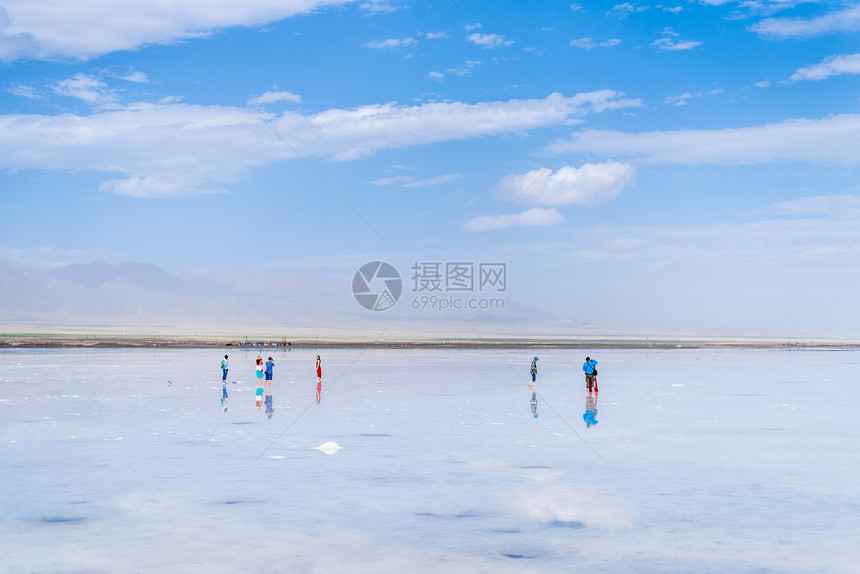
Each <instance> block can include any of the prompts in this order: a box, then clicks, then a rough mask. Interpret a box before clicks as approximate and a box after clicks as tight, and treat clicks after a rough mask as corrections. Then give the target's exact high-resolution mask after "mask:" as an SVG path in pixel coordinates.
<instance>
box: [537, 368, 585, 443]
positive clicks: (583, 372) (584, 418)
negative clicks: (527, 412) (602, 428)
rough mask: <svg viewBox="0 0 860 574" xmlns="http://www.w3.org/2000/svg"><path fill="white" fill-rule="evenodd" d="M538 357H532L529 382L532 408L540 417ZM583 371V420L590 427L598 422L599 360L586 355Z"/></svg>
mask: <svg viewBox="0 0 860 574" xmlns="http://www.w3.org/2000/svg"><path fill="white" fill-rule="evenodd" d="M539 360H540V359H538V358H537V357H535V358H534V359H532V364H531V367H530V368H529V375H531V378H532V380H531V382H530V383H529V391H530V392H531V394H532V398H531V408H532V414H533V415H534V416H535V418H537V417H538V413H537V389H536V385H537V372H538V368H537V364H538V361H539ZM582 372H583V373H585V412H584V413H583V414H582V420H583V421H585V425H586V426H587V427H588V428H591V427H592V426H594V425H596V424H597V419H596V418H595V417H596V416H597V361H595V360H593V359H592V358H591V357H585V362H584V363H583V364H582Z"/></svg>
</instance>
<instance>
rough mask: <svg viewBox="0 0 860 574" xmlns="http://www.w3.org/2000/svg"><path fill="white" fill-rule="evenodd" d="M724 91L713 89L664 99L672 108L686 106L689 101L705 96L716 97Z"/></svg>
mask: <svg viewBox="0 0 860 574" xmlns="http://www.w3.org/2000/svg"><path fill="white" fill-rule="evenodd" d="M725 93H726V91H725V90H723V89H721V88H714V89H713V90H711V91H709V92H695V93H690V92H684V93H683V94H681V95H680V96H669V97H667V98H666V99H665V102H666V103H667V104H670V105H672V106H686V105H687V104H688V103H689V100H694V99H696V98H703V97H705V96H717V95H719V94H725Z"/></svg>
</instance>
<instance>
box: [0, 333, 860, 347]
mask: <svg viewBox="0 0 860 574" xmlns="http://www.w3.org/2000/svg"><path fill="white" fill-rule="evenodd" d="M76 348H77V349H110V348H118V349H144V348H161V349H164V348H176V349H193V348H205V349H216V348H217V349H237V350H242V349H274V350H286V351H289V350H291V349H309V348H332V349H335V348H361V349H374V348H378V349H488V350H492V349H842V350H849V349H860V342H857V341H845V340H843V341H838V340H826V339H822V340H807V341H790V340H788V341H779V340H772V339H771V340H768V339H761V340H755V339H734V340H732V339H711V340H705V339H695V338H688V339H680V338H679V339H673V338H671V337H667V338H650V337H648V338H645V339H642V338H638V339H637V338H623V337H617V338H614V337H594V338H576V339H572V338H571V339H563V338H551V337H548V338H539V337H528V338H527V337H517V338H499V337H496V338H480V339H479V338H445V339H441V338H426V339H422V338H417V337H415V338H388V339H376V340H371V339H369V338H339V339H331V338H327V339H309V338H296V339H293V340H289V339H285V338H281V339H279V340H272V339H265V338H260V339H256V340H253V341H247V340H241V341H240V340H237V339H228V338H222V337H206V338H200V337H167V336H145V335H128V336H117V335H79V334H69V335H65V334H63V335H60V334H57V335H48V334H17V335H0V350H4V349H76Z"/></svg>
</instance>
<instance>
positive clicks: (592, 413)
mask: <svg viewBox="0 0 860 574" xmlns="http://www.w3.org/2000/svg"><path fill="white" fill-rule="evenodd" d="M596 416H597V391H587V392H586V393H585V412H584V413H583V414H582V420H584V421H585V426H587V427H588V428H591V426H592V425H596V424H597V419H596V418H595V417H596Z"/></svg>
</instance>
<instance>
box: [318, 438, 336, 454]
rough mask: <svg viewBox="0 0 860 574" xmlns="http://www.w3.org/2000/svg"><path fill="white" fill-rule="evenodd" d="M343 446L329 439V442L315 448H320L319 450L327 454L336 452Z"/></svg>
mask: <svg viewBox="0 0 860 574" xmlns="http://www.w3.org/2000/svg"><path fill="white" fill-rule="evenodd" d="M342 448H343V447H342V446H340V445H339V444H337V443H336V442H333V441H328V442H324V443H322V444H321V445H319V446H318V447H316V448H315V449H314V450H318V451H320V452H323V453H325V454H334V453H336V452H337V451H339V450H340V449H342Z"/></svg>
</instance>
